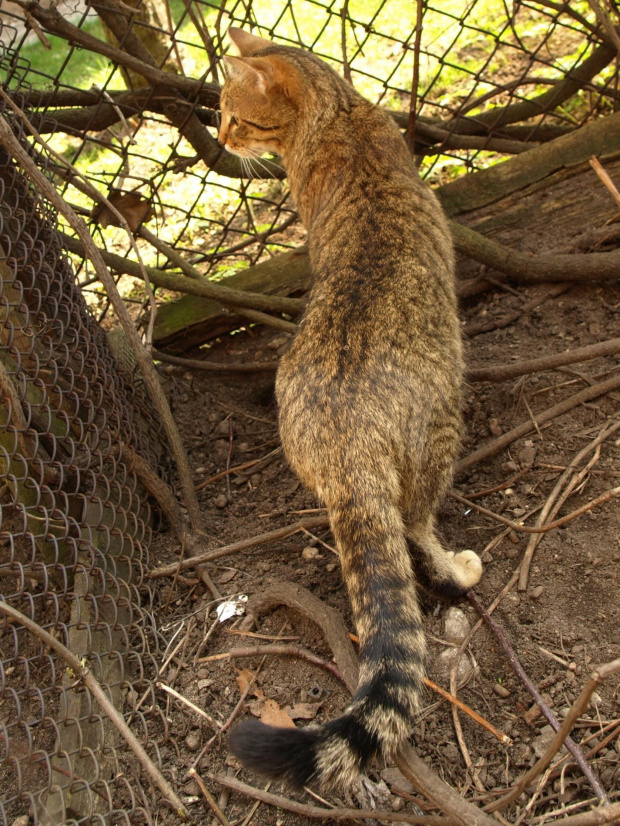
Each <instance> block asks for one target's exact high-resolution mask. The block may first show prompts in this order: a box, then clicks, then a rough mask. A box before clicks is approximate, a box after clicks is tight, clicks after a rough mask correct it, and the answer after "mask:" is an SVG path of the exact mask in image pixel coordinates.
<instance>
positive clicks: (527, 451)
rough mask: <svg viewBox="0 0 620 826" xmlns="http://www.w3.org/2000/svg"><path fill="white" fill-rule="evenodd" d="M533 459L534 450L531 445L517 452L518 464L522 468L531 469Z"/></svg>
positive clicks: (534, 455)
mask: <svg viewBox="0 0 620 826" xmlns="http://www.w3.org/2000/svg"><path fill="white" fill-rule="evenodd" d="M535 458H536V448H535V447H534V446H533V445H528V446H526V447H524V448H523V450H520V451H519V462H520V463H521V466H522V467H524V468H526V467H531V466H532V465H533V464H534V459H535Z"/></svg>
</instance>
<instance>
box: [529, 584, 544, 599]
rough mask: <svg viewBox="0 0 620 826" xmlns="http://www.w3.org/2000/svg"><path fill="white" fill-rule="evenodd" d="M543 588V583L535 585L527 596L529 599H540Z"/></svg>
mask: <svg viewBox="0 0 620 826" xmlns="http://www.w3.org/2000/svg"><path fill="white" fill-rule="evenodd" d="M544 590H545V587H544V585H537V586H536V587H535V588H532V590H531V591H530V592H529V594H528V596H529V598H530V599H540V598H541V596H542V592H543V591H544Z"/></svg>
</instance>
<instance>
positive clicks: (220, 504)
mask: <svg viewBox="0 0 620 826" xmlns="http://www.w3.org/2000/svg"><path fill="white" fill-rule="evenodd" d="M213 504H214V505H215V507H216V508H225V507H226V505H227V504H228V497H227V496H226V494H225V493H220V494H219V496H216V497H215V499H214V500H213Z"/></svg>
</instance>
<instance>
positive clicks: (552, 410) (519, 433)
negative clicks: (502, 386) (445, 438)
mask: <svg viewBox="0 0 620 826" xmlns="http://www.w3.org/2000/svg"><path fill="white" fill-rule="evenodd" d="M618 388H620V376H614V377H613V378H611V379H607V380H606V381H602V382H599V383H598V384H593V385H592V386H591V387H586V388H585V389H584V390H581V391H580V392H579V393H575V394H574V395H573V396H569V398H568V399H564V401H562V402H559V403H558V404H555V405H554V406H553V407H549V408H547V410H543V412H542V413H539V414H538V415H537V416H535V417H534V420H533V421H532V420H528V421H527V422H524V423H523V424H520V425H518V426H517V427H514V428H513V429H512V430H508V431H507V432H506V433H503V434H502V435H501V436H499V437H498V438H497V439H494V440H493V441H492V442H489V444H487V445H484V446H483V447H480V448H478V450H474V451H473V452H472V453H470V454H469V455H468V456H465V458H464V459H461V461H460V462H457V463H456V467H455V472H456V473H460V472H461V471H463V470H467V469H469V468H470V467H473V466H474V465H476V464H478V462H481V461H482V460H483V459H488V458H489V457H490V456H494V455H495V454H496V453H499V452H500V450H503V449H504V448H505V447H508V445H510V444H512V443H513V442H516V440H517V439H520V438H522V437H523V436H526V435H527V434H528V433H530V432H531V431H532V430H534V429H535V427H536V425H538V426H539V427H540V425H542V424H545V422H549V421H551V420H552V419H555V418H557V417H558V416H563V415H564V414H565V413H568V411H569V410H572V409H573V408H574V407H577V405H579V404H583V403H584V402H589V401H591V400H592V399H596V398H597V397H598V396H602V395H603V394H605V393H609V392H610V391H611V390H617V389H618Z"/></svg>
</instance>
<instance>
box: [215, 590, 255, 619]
mask: <svg viewBox="0 0 620 826" xmlns="http://www.w3.org/2000/svg"><path fill="white" fill-rule="evenodd" d="M247 601H248V597H247V594H239V595H238V596H236V597H231V599H227V600H226V602H221V603H220V604H219V605H218V606H217V608H216V609H215V613H216V614H217V618H218V619H219V621H220V622H226V620H228V619H230V618H231V617H241V616H242V615H243V614H245V606H246V603H247Z"/></svg>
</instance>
